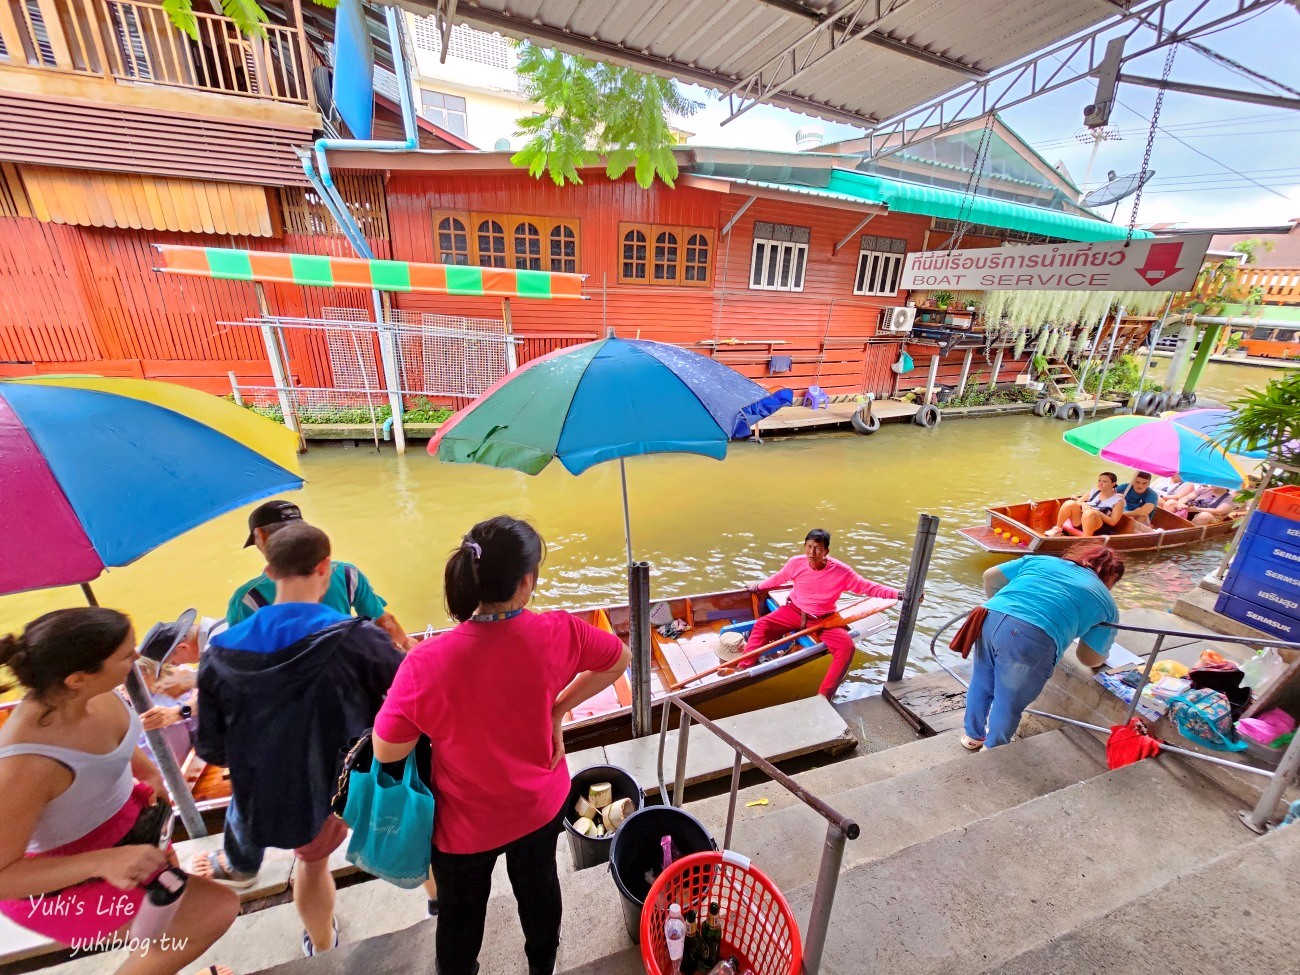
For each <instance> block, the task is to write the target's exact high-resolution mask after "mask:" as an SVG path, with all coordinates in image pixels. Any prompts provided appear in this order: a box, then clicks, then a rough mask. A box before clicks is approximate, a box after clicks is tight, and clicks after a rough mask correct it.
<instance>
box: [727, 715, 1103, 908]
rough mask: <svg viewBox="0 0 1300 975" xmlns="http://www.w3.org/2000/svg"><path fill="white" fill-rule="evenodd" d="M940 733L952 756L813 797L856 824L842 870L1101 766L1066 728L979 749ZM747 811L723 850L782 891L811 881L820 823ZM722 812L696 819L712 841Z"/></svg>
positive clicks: (786, 813)
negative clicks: (749, 862)
mask: <svg viewBox="0 0 1300 975" xmlns="http://www.w3.org/2000/svg"><path fill="white" fill-rule="evenodd" d="M941 737H946V738H951V739H953V741H952V742H951V747H952V748H955V749H956V750H957V751H958V752H960V753H961V757H960V758H958V759H957V760H955V761H948V762H943V763H941V764H939V765H936V766H933V767H927V768H920V769H916V770H914V771H910V772H904V773H902V774H899V775H895V776H893V777H891V778H888V779H884V780H880V781H876V782H871V783H868V784H866V785H861V786H857V787H855V788H850V789H847V790H846V791H842V792H839V793H835V794H827V793H825V792H823V793H819V796H820V797H821V798H822V799H824V800H825V801H826V802H828V803H829V804H830V805H831V806H832V807H834V808H835V809H836V810H838V811H839V812H841V813H843V814H844V815H846V816H849V817H851V818H853V819H855V820H856V821H857V823H858V825H859V826H860V827H861V828H862V835H861V836H859V837H858V839H856V840H852V841H850V842H848V843H847V844H846V845H845V848H844V867H845V869H847V868H849V867H852V866H854V865H856V864H860V863H865V862H867V861H869V860H875V859H878V858H880V857H884V856H888V855H890V854H892V853H895V852H897V851H898V850H901V849H904V848H905V847H908V846H911V845H913V844H915V843H920V842H922V841H924V840H927V839H930V838H931V837H934V836H938V835H940V834H942V833H944V832H946V831H947V830H950V829H954V828H956V827H958V826H963V825H965V824H967V823H972V822H975V821H976V820H979V819H982V818H984V817H986V816H990V815H993V814H995V813H997V812H1000V811H1001V810H1004V809H1007V808H1009V807H1011V806H1016V805H1019V804H1020V803H1023V802H1027V801H1028V800H1030V799H1035V798H1037V797H1039V796H1042V795H1045V794H1047V793H1050V792H1054V791H1056V790H1058V789H1063V788H1066V787H1068V786H1072V785H1074V784H1075V783H1077V782H1079V781H1080V780H1081V779H1088V778H1091V777H1093V776H1095V775H1100V774H1101V773H1103V772H1105V771H1106V763H1105V755H1104V752H1103V750H1102V748H1101V745H1100V744H1099V743H1098V742H1096V741H1095V740H1093V739H1092V738H1090V737H1089V736H1088V735H1086V734H1084V733H1082V732H1078V731H1075V730H1073V729H1071V730H1068V731H1053V732H1049V733H1047V734H1042V735H1035V736H1034V737H1033V738H1028V739H1025V740H1024V741H1020V742H1017V743H1016V745H1015V747H1014V748H997V749H993V750H992V751H989V752H981V753H979V754H971V753H970V752H967V751H966V750H965V749H963V748H962V747H961V745H960V744H959V743H958V742H957V741H956V735H944V736H941ZM750 812H753V813H757V815H753V816H751V817H749V818H748V819H747V820H746V821H744V822H741V823H739V824H737V826H736V829H735V832H734V834H733V837H732V841H731V847H732V849H734V850H737V851H739V852H741V853H744V854H745V855H746V856H749V857H751V858H753V860H754V862H755V864H756V865H757V866H758V867H759V868H760V869H761V870H763V872H764V873H766V874H767V875H768V876H769V877H771V878H772V881H773V882H774V883H775V884H776V885H777V886H778V887H780V888H781V889H783V890H788V889H792V888H795V887H798V886H800V885H802V884H805V883H808V882H810V881H812V880H814V879H815V878H816V876H817V868H818V865H819V863H820V860H821V854H822V844H823V842H824V838H825V835H826V821H825V820H824V819H822V818H821V816H819V815H818V814H817V813H816V812H814V811H813V810H812V809H810V808H808V807H807V806H805V805H803V804H798V805H795V806H791V807H788V808H785V809H779V810H776V811H774V812H765V811H762V810H761V809H760V810H750ZM710 813H711V814H712V810H710ZM725 816H726V809H725V806H724V807H723V809H722V815H721V816H720V817H716V818H714V816H713V815H710V816H709V817H708V818H703V817H702V818H703V822H704V825H705V826H707V827H709V829H710V830H711V831H713V832H714V834H715V835H716V836H717V837H718V838H719V839H721V838H722V836H723V829H724V826H725Z"/></svg>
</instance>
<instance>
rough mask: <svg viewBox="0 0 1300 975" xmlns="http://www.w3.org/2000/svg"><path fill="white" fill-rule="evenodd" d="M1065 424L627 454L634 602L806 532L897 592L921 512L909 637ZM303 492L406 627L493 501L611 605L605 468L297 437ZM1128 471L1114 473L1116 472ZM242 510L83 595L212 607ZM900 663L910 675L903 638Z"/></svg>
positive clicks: (1056, 454)
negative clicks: (643, 574) (721, 453)
mask: <svg viewBox="0 0 1300 975" xmlns="http://www.w3.org/2000/svg"><path fill="white" fill-rule="evenodd" d="M1273 374H1274V373H1273V372H1272V371H1271V370H1260V369H1254V368H1250V367H1245V366H1226V365H1219V364H1211V366H1210V367H1209V368H1208V370H1207V374H1206V376H1205V377H1204V383H1203V389H1204V390H1205V394H1206V395H1207V396H1212V397H1213V398H1216V399H1229V398H1232V397H1233V396H1235V395H1238V394H1239V393H1240V391H1241V390H1242V389H1243V388H1245V387H1247V386H1251V387H1257V386H1262V385H1263V384H1264V383H1265V382H1266V381H1267V379H1268V377H1269V376H1271V375H1273ZM1066 429H1067V428H1066V426H1065V425H1064V424H1063V423H1061V422H1059V421H1056V420H1047V419H1040V418H1036V417H1033V416H1029V415H1017V416H1007V417H996V418H988V419H971V420H951V419H950V420H947V421H945V422H943V423H941V424H940V425H939V426H938V427H936V428H935V429H933V430H923V429H921V428H919V427H915V426H912V425H910V424H907V425H904V424H887V425H885V426H884V427H883V428H882V429H881V430H880V432H879V433H877V434H875V435H874V436H871V437H861V436H858V435H856V434H853V433H828V434H818V435H810V436H798V437H787V438H784V439H777V440H771V441H768V442H766V443H763V444H754V443H750V442H738V443H735V444H733V445H732V447H731V449H730V452H729V454H728V457H727V459H726V460H724V461H722V462H718V461H713V460H708V459H705V458H699V457H690V456H655V457H638V458H634V459H631V460H629V461H628V464H627V470H628V477H629V487H630V501H631V509H632V541H633V549H634V555H635V557H636V558H637V559H645V560H648V561H649V562H650V563H651V564H652V565H653V567H654V569H653V576H652V582H651V586H652V589H651V596H652V598H662V597H666V596H670V595H679V594H684V593H690V592H703V591H710V590H718V589H729V588H734V587H738V586H740V585H743V584H744V583H746V582H749V581H753V580H757V579H761V578H763V577H765V576H767V575H769V574H771V573H773V572H775V571H776V570H777V569H778V568H779V567H780V566H781V565H782V564H783V563H784V561H785V560H786V559H788V558H789V557H790V556H791V555H794V554H795V553H797V552H799V551H800V550H801V546H802V542H803V537H804V534H805V533H806V532H807V531H808V529H810V528H814V527H823V528H826V529H828V530H829V531H830V532H831V533H832V536H833V543H832V554H834V555H835V556H837V557H838V558H841V559H843V560H845V561H847V562H849V563H850V564H852V565H854V566H856V567H857V568H858V569H859V571H861V572H862V573H863V574H864V575H866V576H867V577H869V578H873V579H877V580H879V581H881V582H884V583H887V584H890V585H894V586H898V587H900V588H901V587H902V585H903V582H904V580H905V578H906V574H907V565H908V560H909V558H910V556H911V551H912V542H913V535H914V532H915V530H916V524H917V517H918V516H919V515H920V514H923V513H930V514H934V515H937V516H939V518H940V519H941V522H940V534H939V543H938V546H937V549H936V551H935V555H934V561H933V564H932V566H931V570H930V577H929V582H928V584H927V587H926V593H927V595H926V601H925V604H924V606H923V608H922V612H921V620H920V631H921V632H922V633H924V634H926V635H927V636H928V635H929V634H930V633H933V631H934V629H935V628H936V627H937V626H938V625H940V624H941V623H942V622H943V621H945V620H946V619H948V618H949V617H951V616H953V615H955V614H956V613H959V612H961V611H962V610H964V609H966V608H969V607H970V606H972V605H974V604H975V603H976V602H978V601H979V600H980V599H981V598H982V592H983V591H982V588H981V585H980V576H981V574H982V572H983V571H984V570H985V569H986V568H988V567H989V566H990V565H994V564H997V563H998V562H999V561H1002V560H1003V558H1004V557H999V556H992V555H988V554H986V553H983V552H981V551H979V550H978V549H976V548H975V547H974V546H972V545H971V544H969V543H968V542H966V541H965V539H963V538H962V537H961V536H959V535H957V534H956V529H958V528H963V527H966V526H968V525H976V524H981V523H983V521H984V512H983V510H982V509H983V508H984V506H985V505H988V504H997V503H1002V502H1012V501H1018V500H1022V499H1027V498H1042V497H1055V496H1059V495H1063V494H1070V493H1077V492H1079V491H1081V490H1083V489H1085V488H1088V487H1090V486H1091V484H1092V482H1093V480H1094V478H1095V475H1096V472H1097V471H1098V470H1101V469H1103V468H1104V467H1106V466H1107V465H1105V464H1103V463H1101V462H1099V461H1097V460H1096V459H1095V458H1092V457H1089V456H1087V455H1085V454H1083V453H1081V452H1080V451H1078V450H1076V449H1074V448H1072V447H1070V446H1067V445H1066V444H1065V443H1064V442H1062V440H1061V435H1062V433H1063V432H1064V431H1065V430H1066ZM302 466H303V472H304V474H305V475H306V477H307V478H308V483H307V486H306V487H305V488H304V489H303V490H302V491H301V492H299V493H298V494H297V495H296V496H295V500H296V501H297V502H298V503H299V504H300V505H301V506H302V509H303V511H304V513H305V515H306V517H307V518H308V520H310V521H311V522H313V523H314V524H317V525H319V526H321V527H322V528H324V529H326V530H327V531H328V532H329V534H330V536H331V538H332V540H333V544H334V551H335V556H336V557H337V558H339V559H343V560H347V561H351V562H355V563H356V564H357V565H359V566H360V567H361V568H362V570H363V571H364V572H365V573H366V574H367V575H368V576H369V577H370V579H371V581H372V582H373V583H374V586H375V588H376V590H377V591H378V592H379V593H380V594H381V595H382V596H384V597H385V598H386V599H387V600H388V601H389V603H390V608H391V609H392V610H393V611H394V612H395V614H396V615H397V618H398V619H399V620H400V621H401V622H402V624H403V625H404V626H405V627H406V628H407V629H408V630H416V629H421V628H423V627H425V626H427V625H430V624H432V625H434V626H440V625H443V624H445V623H446V621H447V614H446V610H445V609H444V607H443V603H442V567H443V564H444V562H445V560H446V557H447V555H448V554H449V552H450V551H451V549H452V548H453V547H454V546H456V545H457V544H458V543H459V540H460V538H461V536H462V535H463V533H464V532H465V531H466V529H468V528H469V527H470V526H471V525H472V524H473V523H474V522H475V521H478V520H480V519H482V518H486V517H490V516H492V515H495V514H499V513H502V512H506V513H509V514H513V515H518V516H521V517H524V518H527V519H529V520H530V521H532V522H533V523H534V524H535V525H536V526H537V528H538V529H539V530H540V531H541V533H542V534H543V536H544V537H545V539H546V541H547V548H548V551H547V557H546V562H545V564H544V566H543V574H542V582H541V585H540V587H539V595H538V604H539V605H541V606H560V605H582V604H591V603H598V602H621V601H624V598H625V593H626V558H627V556H626V550H625V547H624V542H623V516H622V508H621V504H620V500H619V479H618V467H617V465H613V464H604V465H601V466H598V467H596V468H593V469H592V470H590V471H588V472H587V473H586V474H584V475H582V476H581V477H577V478H575V477H573V476H571V475H570V474H568V473H567V472H566V471H564V470H563V469H562V468H561V467H560V465H559V464H552V465H551V466H550V467H549V468H547V469H546V470H545V471H543V472H542V473H541V474H540V475H538V476H536V477H528V476H525V475H523V474H517V473H514V472H511V471H501V470H495V469H491V468H484V467H476V466H460V465H449V464H442V463H439V462H437V461H435V460H433V458H431V457H429V456H428V454H427V453H425V451H424V449H423V446H422V445H421V446H419V447H417V448H416V449H414V450H413V451H412V452H410V453H408V454H407V455H406V456H405V457H398V456H396V455H395V454H394V453H393V452H392V449H391V446H386V447H385V449H384V450H383V451H381V452H380V453H378V454H376V452H375V451H374V449H373V447H359V448H345V447H313V448H312V450H311V451H310V452H309V453H308V454H306V455H305V456H304V457H303V459H302ZM1128 473H1129V472H1128V471H1121V472H1120V476H1121V478H1124V477H1126V476H1127V475H1128ZM246 514H247V512H246V511H241V512H236V513H232V514H230V515H226V516H224V517H222V518H218V519H217V520H216V521H213V522H210V523H209V524H207V525H204V526H202V527H200V528H198V529H196V530H194V531H192V532H190V533H188V534H187V535H185V536H183V537H181V538H179V539H176V540H175V541H173V542H171V543H169V544H167V545H165V546H163V547H162V548H160V549H158V550H157V551H155V552H153V553H151V554H150V555H147V556H145V557H144V558H143V559H141V560H140V561H138V562H136V563H135V564H134V565H131V566H127V567H125V568H121V569H116V570H113V571H111V572H109V573H106V574H105V575H104V576H103V577H102V578H101V579H100V580H98V581H97V582H95V584H94V586H95V591H96V594H97V595H98V597H99V599H100V601H101V602H102V603H103V604H104V605H107V606H114V607H118V608H120V609H123V610H124V611H126V612H129V613H130V614H131V615H132V616H133V618H134V619H135V621H136V626H137V631H138V632H142V631H143V630H144V629H146V628H147V627H148V626H149V625H150V624H151V623H153V622H156V621H158V620H161V619H174V618H175V617H176V615H177V614H178V613H179V612H180V611H181V610H182V609H184V608H186V607H188V606H195V607H197V608H198V609H199V611H200V612H201V613H205V614H208V615H212V616H219V615H222V614H223V613H224V610H225V606H226V600H227V599H228V598H229V595H230V593H231V592H232V591H233V590H234V589H235V587H236V586H238V585H239V584H240V583H242V582H243V581H245V580H246V579H248V578H249V577H251V576H253V575H255V574H256V573H257V572H258V571H259V570H260V569H261V563H260V561H259V559H258V556H257V554H256V551H255V550H254V549H251V548H250V549H243V548H241V546H242V545H243V542H244V538H245V535H246V534H247V530H246V528H245V517H246ZM1221 554H1222V548H1221V547H1220V546H1211V547H1201V548H1197V549H1191V550H1181V551H1177V552H1169V553H1165V554H1162V555H1160V556H1158V557H1155V556H1142V555H1137V556H1133V557H1132V558H1131V559H1130V563H1131V567H1130V571H1129V573H1128V575H1127V576H1126V577H1125V579H1124V580H1123V582H1122V583H1121V584H1120V586H1119V587H1118V588H1117V590H1116V597H1117V599H1118V600H1119V602H1120V604H1121V605H1122V606H1123V605H1128V606H1151V607H1167V606H1169V605H1170V602H1171V598H1172V595H1173V594H1176V593H1178V592H1180V591H1181V590H1183V589H1186V588H1188V587H1190V586H1191V585H1193V584H1194V583H1195V582H1196V580H1197V579H1198V578H1200V577H1201V576H1202V575H1204V574H1205V573H1206V572H1208V571H1209V570H1210V569H1211V568H1213V567H1214V566H1215V565H1217V563H1218V559H1219V557H1220V556H1221ZM81 604H82V599H81V595H80V592H79V591H78V590H76V589H63V590H48V591H44V592H35V593H23V594H18V595H13V596H6V597H3V598H0V632H7V631H9V630H11V629H14V628H17V627H20V626H21V625H22V624H23V623H24V622H25V621H27V620H29V619H32V618H33V617H35V616H36V615H38V614H40V613H42V612H45V611H47V610H50V609H54V608H58V607H62V606H75V605H81ZM889 646H890V644H889V641H888V639H886V638H884V637H883V635H882V636H880V637H876V638H875V639H874V640H873V641H871V642H869V643H868V644H867V645H866V646H865V647H864V653H863V654H862V655H861V656H860V657H859V660H858V661H857V666H856V667H855V669H854V671H853V673H852V674H851V676H850V678H849V682H848V683H847V684H846V686H845V688H844V689H842V690H841V692H840V693H841V696H846V697H853V696H858V695H861V694H865V693H870V692H871V689H872V687H873V685H877V684H879V683H880V682H881V681H882V680H883V675H884V670H885V667H886V665H887V663H888V654H889ZM912 666H913V667H915V668H921V669H928V666H929V662H928V660H927V659H925V658H923V657H920V658H918V655H917V654H916V653H915V652H914V654H913V661H912Z"/></svg>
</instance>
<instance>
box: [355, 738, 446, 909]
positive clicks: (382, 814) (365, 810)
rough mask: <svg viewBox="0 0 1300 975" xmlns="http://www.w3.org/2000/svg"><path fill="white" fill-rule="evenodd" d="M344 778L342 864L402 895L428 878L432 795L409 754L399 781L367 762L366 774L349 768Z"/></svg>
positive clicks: (413, 757)
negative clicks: (347, 830)
mask: <svg viewBox="0 0 1300 975" xmlns="http://www.w3.org/2000/svg"><path fill="white" fill-rule="evenodd" d="M348 779H349V781H348V801H347V806H346V807H345V808H344V810H343V818H344V820H346V821H347V824H348V825H349V826H351V827H352V839H351V841H350V842H349V843H348V853H347V857H348V862H349V863H352V864H355V865H356V866H358V867H360V868H361V869H362V870H364V871H366V873H369V874H373V875H374V876H376V877H378V878H380V879H381V880H387V881H388V882H389V883H390V884H396V885H397V886H398V887H402V888H405V889H406V890H411V889H412V888H414V887H418V886H420V884H422V883H424V881H425V880H426V879H427V878H428V876H429V855H430V850H431V846H432V842H433V793H431V792H430V791H429V787H428V786H427V785H425V784H424V783H423V782H422V781H420V774H419V772H418V771H417V770H416V765H415V752H414V751H412V752H411V754H410V755H407V756H406V766H405V769H404V770H403V772H402V777H401V778H400V779H395V778H393V777H392V776H391V775H389V774H388V773H387V772H385V771H384V767H383V766H382V765H380V764H379V763H378V762H376V761H375V760H374V759H373V758H372V759H371V761H370V768H369V769H367V770H365V771H361V770H360V769H353V770H352V771H351V772H349V773H348Z"/></svg>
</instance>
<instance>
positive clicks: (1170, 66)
mask: <svg viewBox="0 0 1300 975" xmlns="http://www.w3.org/2000/svg"><path fill="white" fill-rule="evenodd" d="M1177 56H1178V45H1177V44H1171V45H1170V47H1169V53H1168V54H1167V55H1166V56H1165V70H1164V72H1163V73H1162V74H1161V75H1160V90H1159V91H1157V92H1156V103H1155V105H1154V106H1153V107H1152V109H1151V128H1150V129H1149V130H1148V131H1147V147H1146V151H1145V152H1144V153H1143V154H1142V168H1141V169H1139V170H1138V173H1140V174H1141V173H1145V172H1146V171H1147V168H1148V167H1149V166H1150V165H1151V150H1152V149H1154V148H1155V144H1156V130H1157V129H1158V128H1159V127H1160V126H1159V122H1160V109H1161V107H1162V106H1163V105H1164V103H1165V92H1166V91H1167V90H1168V89H1166V88H1165V82H1167V81H1168V80H1169V74H1170V72H1171V71H1173V70H1174V58H1176V57H1177ZM1145 187H1146V181H1145V180H1144V181H1143V182H1141V183H1138V189H1137V193H1135V194H1134V195H1133V210H1132V212H1131V213H1129V218H1128V236H1127V237H1125V238H1124V246H1125V247H1128V246H1129V245H1130V244H1132V243H1133V231H1135V230H1136V229H1137V221H1138V207H1140V206H1141V205H1142V190H1143V189H1145Z"/></svg>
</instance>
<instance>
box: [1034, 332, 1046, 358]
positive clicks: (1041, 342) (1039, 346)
mask: <svg viewBox="0 0 1300 975" xmlns="http://www.w3.org/2000/svg"><path fill="white" fill-rule="evenodd" d="M1046 347H1047V329H1045V328H1040V329H1039V330H1038V336H1037V338H1036V340H1035V341H1034V355H1042V354H1043V349H1045V348H1046Z"/></svg>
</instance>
